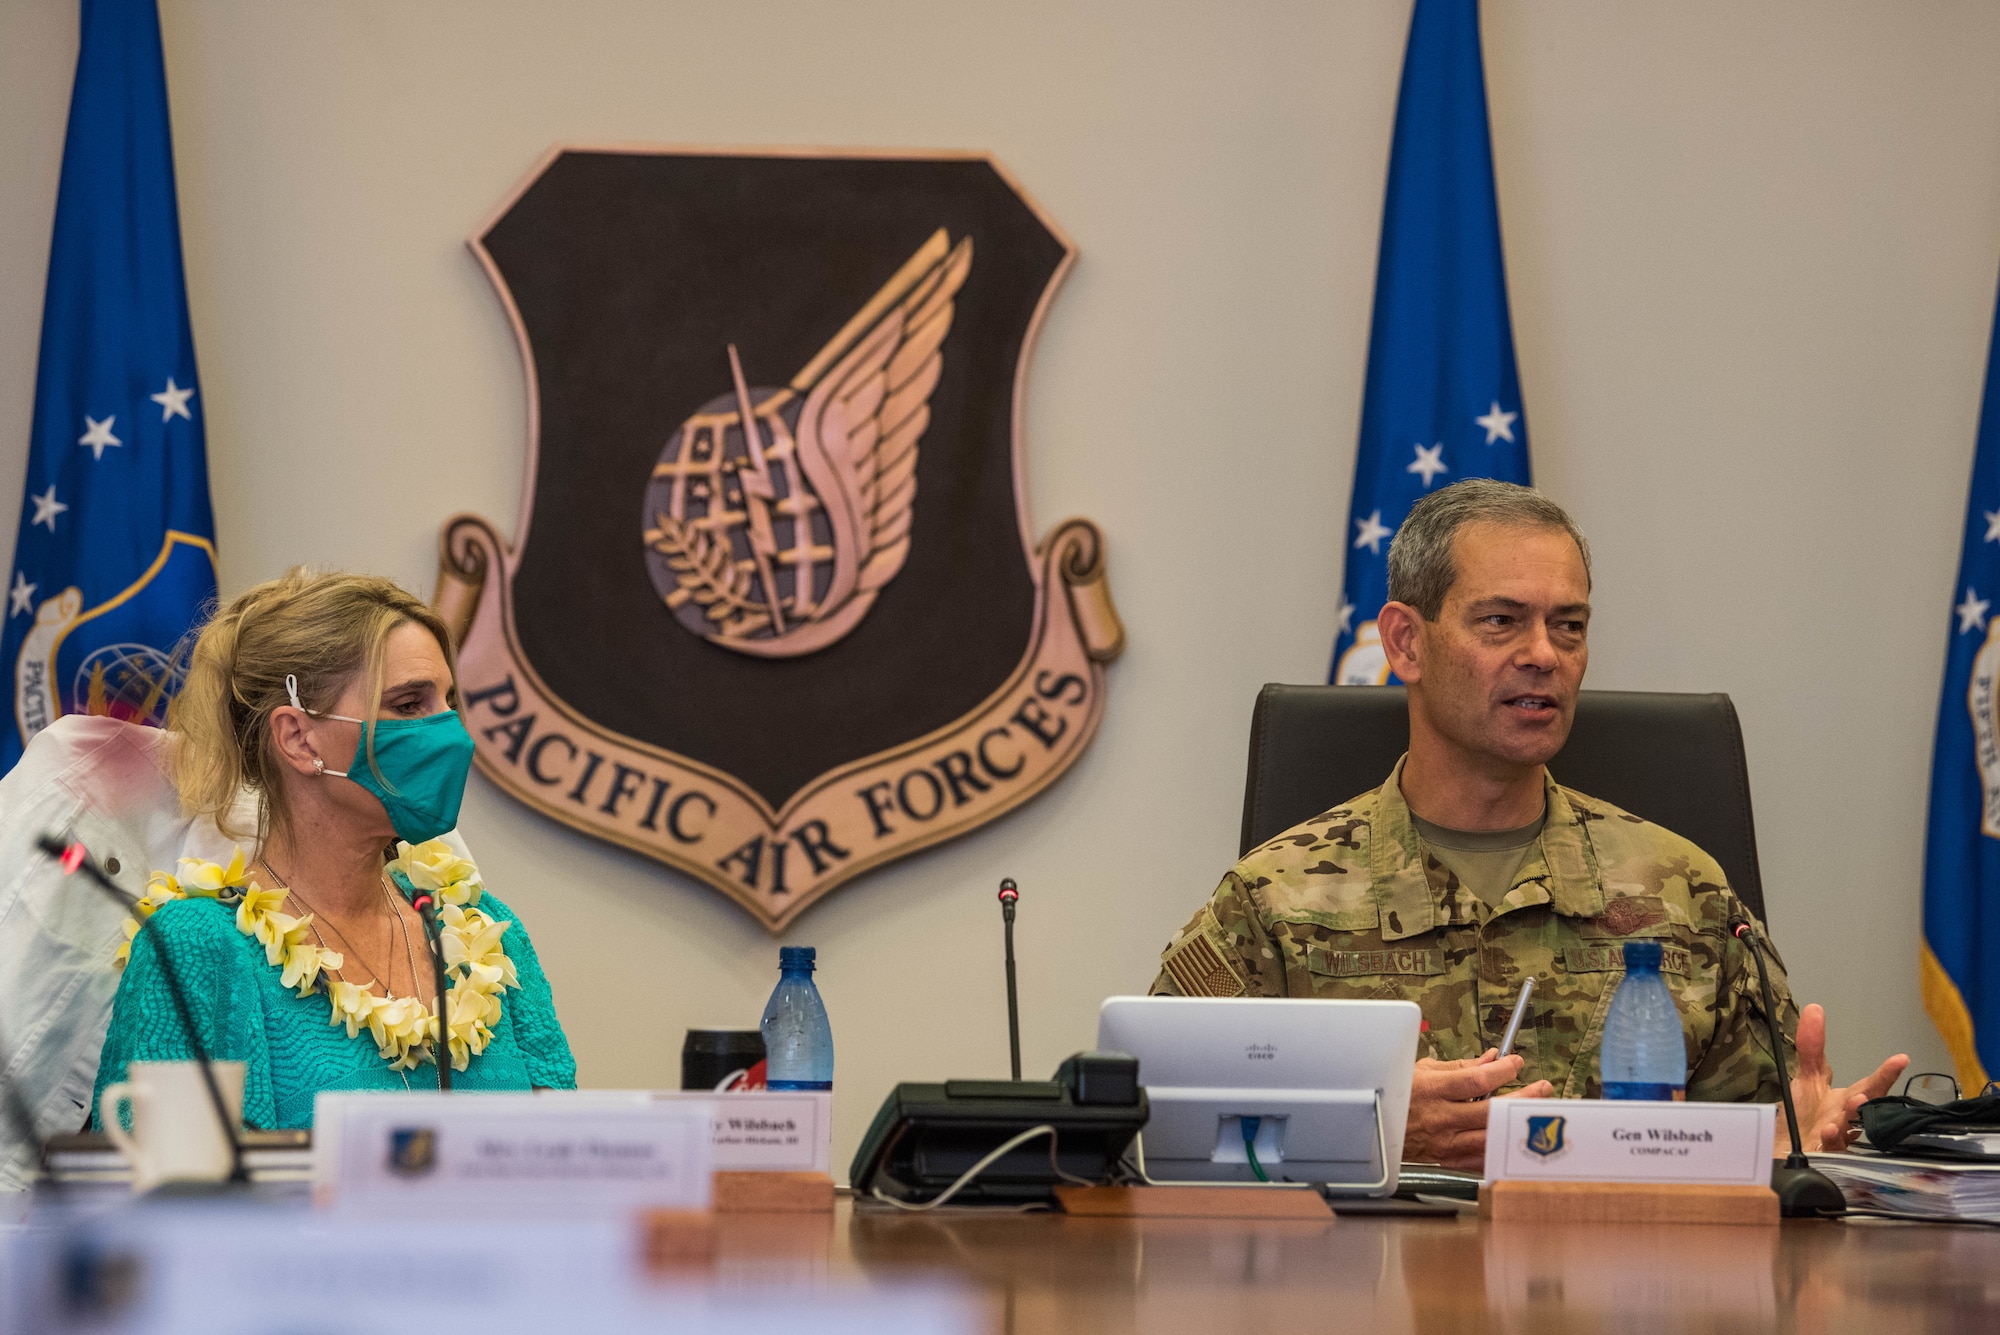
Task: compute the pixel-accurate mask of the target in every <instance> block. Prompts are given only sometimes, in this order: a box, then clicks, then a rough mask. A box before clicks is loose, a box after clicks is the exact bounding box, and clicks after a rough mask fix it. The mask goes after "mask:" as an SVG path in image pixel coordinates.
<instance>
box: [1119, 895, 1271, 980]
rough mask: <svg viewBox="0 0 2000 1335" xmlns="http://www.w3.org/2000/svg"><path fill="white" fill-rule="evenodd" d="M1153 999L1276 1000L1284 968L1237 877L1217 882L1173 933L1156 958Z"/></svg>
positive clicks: (1254, 904) (1259, 914)
mask: <svg viewBox="0 0 2000 1335" xmlns="http://www.w3.org/2000/svg"><path fill="white" fill-rule="evenodd" d="M1152 992H1153V995H1155V996H1169V997H1244V996H1250V997H1282V996H1284V995H1285V966H1284V960H1283V959H1282V957H1281V956H1280V955H1279V953H1278V950H1277V948H1276V947H1275V946H1273V945H1272V943H1271V934H1270V931H1269V930H1268V929H1267V928H1266V926H1265V924H1264V917H1263V912H1262V906H1261V905H1260V904H1258V902H1257V899H1256V895H1255V892H1253V891H1252V890H1251V889H1250V888H1249V887H1248V886H1246V885H1245V884H1244V883H1243V879H1242V877H1240V876H1238V875H1237V874H1236V873H1235V872H1233V871H1232V872H1230V873H1229V874H1227V875H1226V876H1224V877H1223V878H1222V884H1221V885H1219V886H1217V887H1216V888H1215V893H1214V894H1213V895H1211V896H1210V897H1209V901H1208V903H1206V904H1204V905H1202V907H1201V911H1200V912H1199V913H1197V914H1195V915H1194V917H1193V918H1191V919H1189V920H1188V924H1187V926H1185V927H1183V928H1181V930H1180V931H1179V932H1177V933H1175V934H1174V939H1173V940H1172V941H1171V942H1170V943H1169V944H1168V945H1167V948H1166V951H1165V952H1164V953H1163V954H1162V955H1161V956H1160V973H1159V976H1158V977H1157V978H1155V979H1154V980H1153V986H1152Z"/></svg>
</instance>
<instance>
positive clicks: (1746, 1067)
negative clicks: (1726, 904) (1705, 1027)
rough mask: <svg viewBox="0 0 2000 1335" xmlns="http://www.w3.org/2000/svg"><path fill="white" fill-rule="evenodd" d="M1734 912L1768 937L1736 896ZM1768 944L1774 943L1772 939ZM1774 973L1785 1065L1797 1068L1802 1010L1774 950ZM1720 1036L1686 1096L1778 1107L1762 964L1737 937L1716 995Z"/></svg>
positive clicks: (1726, 952)
mask: <svg viewBox="0 0 2000 1335" xmlns="http://www.w3.org/2000/svg"><path fill="white" fill-rule="evenodd" d="M1731 907H1732V908H1733V909H1734V910H1735V912H1738V913H1741V914H1743V916H1745V917H1747V918H1750V920H1751V922H1752V923H1754V924H1755V926H1754V927H1753V929H1752V930H1754V931H1755V932H1757V933H1758V934H1759V935H1760V936H1762V935H1763V931H1764V925H1763V924H1762V923H1761V922H1757V920H1756V918H1755V916H1754V915H1752V914H1751V913H1750V911H1749V910H1748V909H1746V908H1744V907H1743V906H1742V904H1741V903H1740V901H1737V900H1735V898H1734V896H1731ZM1764 940H1766V941H1769V940H1770V938H1769V937H1768V936H1766V937H1764ZM1766 963H1767V965H1768V966H1769V968H1770V971H1771V995H1772V997H1773V999H1774V1000H1775V1001H1776V1002H1777V1005H1778V1016H1779V1023H1780V1025H1781V1026H1782V1030H1783V1033H1784V1038H1785V1064H1786V1066H1787V1067H1788V1068H1791V1069H1796V1068H1797V1065H1798V1051H1797V1042H1798V1032H1799V1008H1798V1006H1797V1005H1796V1004H1795V1003H1794V1002H1793V1000H1792V989H1791V985H1790V983H1789V982H1788V981H1787V980H1786V978H1785V965H1784V961H1782V960H1781V959H1779V958H1778V952H1777V949H1776V948H1775V947H1773V948H1772V949H1771V950H1770V952H1769V956H1768V958H1767V960H1766ZM1716 1009H1717V1010H1718V1012H1719V1014H1718V1015H1717V1016H1716V1023H1715V1037H1714V1039H1713V1040H1712V1041H1711V1042H1710V1043H1709V1045H1708V1051H1707V1052H1706V1053H1705V1054H1703V1056H1702V1059H1701V1062H1700V1064H1699V1065H1698V1066H1696V1068H1695V1069H1694V1070H1693V1071H1691V1072H1689V1074H1688V1084H1687V1096H1688V1097H1689V1098H1690V1099H1704V1100H1709V1101H1711V1102H1737V1103H1776V1102H1777V1101H1778V1099H1779V1097H1780V1092H1779V1089H1778V1066H1777V1062H1776V1061H1775V1060H1774V1059H1773V1058H1772V1056H1771V1040H1770V1036H1769V1034H1770V1030H1769V1026H1767V1025H1766V1024H1765V1022H1764V993H1763V989H1762V987H1761V985H1760V984H1759V982H1758V980H1757V961H1756V959H1755V958H1754V957H1753V956H1752V954H1751V948H1750V947H1749V946H1748V945H1746V944H1745V943H1744V942H1742V941H1740V940H1738V939H1737V938H1736V937H1734V936H1730V937H1727V938H1726V942H1725V945H1724V947H1723V956H1722V980H1721V984H1720V986H1719V987H1718V988H1717V990H1716Z"/></svg>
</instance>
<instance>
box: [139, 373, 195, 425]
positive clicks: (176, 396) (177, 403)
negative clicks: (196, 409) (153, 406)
mask: <svg viewBox="0 0 2000 1335" xmlns="http://www.w3.org/2000/svg"><path fill="white" fill-rule="evenodd" d="M146 397H147V398H149V399H151V400H152V401H153V402H154V403H157V404H159V405H160V420H161V421H162V422H165V421H170V420H171V419H173V418H175V417H185V418H187V420H188V421H190V422H192V421H193V420H194V414H193V413H191V412H189V411H188V400H189V399H191V398H193V397H194V390H192V389H182V388H181V387H180V386H178V385H176V384H175V383H174V378H173V377H172V376H168V377H167V387H166V388H165V389H163V390H161V391H160V392H159V393H158V394H148V395H147V396H146Z"/></svg>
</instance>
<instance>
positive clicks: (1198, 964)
mask: <svg viewBox="0 0 2000 1335" xmlns="http://www.w3.org/2000/svg"><path fill="white" fill-rule="evenodd" d="M1160 964H1161V967H1162V968H1164V969H1165V970H1166V971H1167V976H1168V977H1169V978H1171V979H1173V980H1174V986H1175V987H1177V988H1179V989H1180V993H1181V995H1182V996H1184V997H1240V996H1242V995H1243V994H1244V993H1245V992H1247V991H1249V988H1248V987H1246V986H1245V985H1244V982H1243V975H1242V974H1240V973H1238V972H1237V971H1236V966H1235V965H1234V964H1232V963H1231V962H1230V960H1229V957H1228V956H1226V955H1224V954H1223V953H1222V952H1221V951H1220V950H1217V949H1216V948H1215V943H1214V942H1213V941H1211V940H1209V937H1208V933H1207V932H1204V931H1198V930H1197V931H1193V932H1189V933H1188V934H1187V936H1186V937H1184V938H1183V939H1182V940H1181V942H1180V943H1179V944H1178V945H1176V946H1174V947H1173V948H1172V949H1171V950H1169V951H1167V953H1166V957H1165V958H1164V959H1162V960H1161V961H1160Z"/></svg>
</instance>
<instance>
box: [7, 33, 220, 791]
mask: <svg viewBox="0 0 2000 1335" xmlns="http://www.w3.org/2000/svg"><path fill="white" fill-rule="evenodd" d="M202 418H203V414H202V406H201V398H200V395H199V393H198V392H197V390H196V381H195V368H194V337H193V334H192V332H191V331H190V329H189V327H188V311H187V291H186V288H185V286H184V284H183V283H182V279H181V239H180V222H179V216H178V212H177V207H176V203H175V197H174V164H173V145H172V142H171V138H170V136H169V134H168V129H167V82H166V65H165V62H164V60H163V58H162V55H161V50H160V20H159V14H158V12H157V11H156V10H155V8H154V0H83V43H82V49H81V51H80V53H79V55H78V57H77V65H76V86H75V88H74V90H73V91H72V92H71V95H70V109H69V133H68V138H67V139H66V140H65V142H64V145H63V163H62V178H61V184H60V187H59V192H58V194H57V196H56V221H55V236H54V241H53V244H52V245H51V247H50V250H49V286H48V295H47V297H46V299H45V301H44V304H43V307H42V345H41V360H40V363H39V366H38V369H37V378H36V381H35V415H34V421H33V427H32V432H33V434H32V436H31V438H30V442H29V446H28V479H27V486H26V488H25V495H24V498H23V504H22V507H21V527H20V532H19V535H18V536H17V537H16V538H15V541H14V568H13V572H12V573H13V577H12V581H11V586H10V588H9V592H8V600H7V626H6V632H5V635H4V636H0V662H4V663H5V664H6V665H7V667H8V670H9V671H10V672H11V674H12V676H13V697H14V700H13V703H14V726H13V727H10V728H0V772H4V771H5V770H8V769H11V768H13V765H14V762H15V761H17V760H19V759H20V757H21V751H22V748H23V747H25V746H26V745H27V743H28V739H29V738H31V737H33V736H34V735H35V733H37V732H39V731H40V730H41V729H43V728H45V727H47V726H48V725H49V724H50V723H51V722H53V721H54V720H55V719H56V718H57V717H58V716H60V715H62V714H66V713H92V714H106V715H111V716H114V717H119V718H128V719H134V720H137V721H140V722H147V723H155V724H157V723H159V722H160V721H161V720H162V718H163V717H164V715H165V712H166V702H167V699H168V697H169V696H171V694H172V693H173V690H174V688H175V686H176V685H177V684H178V678H177V666H176V663H175V659H174V651H175V647H176V645H177V644H178V643H179V641H180V640H181V639H182V637H183V636H185V635H186V634H187V632H188V630H189V628H190V627H191V626H193V625H194V623H195V622H196V620H197V618H198V617H199V615H200V613H201V610H202V608H203V607H204V606H205V605H206V604H208V603H211V602H212V601H213V600H214V598H215V520H214V518H213V516H212V515H211V513H210V511H209V500H208V463H207V458H206V450H205V445H204V440H203V432H202Z"/></svg>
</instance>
